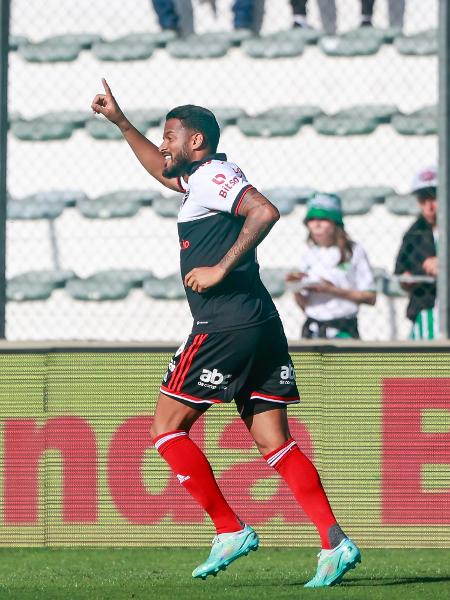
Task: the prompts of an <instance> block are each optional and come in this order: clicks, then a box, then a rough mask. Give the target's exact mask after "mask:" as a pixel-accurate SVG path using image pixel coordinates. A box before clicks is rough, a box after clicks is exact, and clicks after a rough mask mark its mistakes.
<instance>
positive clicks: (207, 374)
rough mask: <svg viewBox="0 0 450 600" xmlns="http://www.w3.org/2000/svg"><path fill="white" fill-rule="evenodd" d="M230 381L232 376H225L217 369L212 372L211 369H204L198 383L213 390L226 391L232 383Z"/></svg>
mask: <svg viewBox="0 0 450 600" xmlns="http://www.w3.org/2000/svg"><path fill="white" fill-rule="evenodd" d="M230 379H231V374H230V375H223V374H222V373H220V371H218V370H217V369H213V370H212V371H210V370H209V369H203V371H202V374H201V375H200V380H199V381H198V382H197V384H198V385H201V386H202V387H207V388H210V389H212V390H215V389H217V388H219V389H221V390H224V389H226V388H227V386H228V384H229V383H230Z"/></svg>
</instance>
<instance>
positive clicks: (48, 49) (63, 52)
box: [18, 41, 81, 63]
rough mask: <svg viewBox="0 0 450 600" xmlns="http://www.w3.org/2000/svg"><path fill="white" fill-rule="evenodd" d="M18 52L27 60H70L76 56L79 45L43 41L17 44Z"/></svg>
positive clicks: (38, 61)
mask: <svg viewBox="0 0 450 600" xmlns="http://www.w3.org/2000/svg"><path fill="white" fill-rule="evenodd" d="M18 52H19V54H20V56H21V57H22V58H23V59H24V60H26V61H27V62H37V63H53V62H71V61H74V60H76V59H77V58H78V55H79V54H80V52H81V47H80V44H77V43H72V44H69V43H65V42H63V41H61V42H59V43H57V42H52V41H49V42H47V41H44V42H39V43H37V44H32V43H30V44H23V45H21V46H19V48H18Z"/></svg>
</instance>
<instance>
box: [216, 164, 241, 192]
mask: <svg viewBox="0 0 450 600" xmlns="http://www.w3.org/2000/svg"><path fill="white" fill-rule="evenodd" d="M233 171H234V172H235V173H236V175H235V176H234V177H231V179H228V181H227V176H226V175H225V174H224V173H217V174H216V175H215V176H214V177H213V178H212V179H211V181H212V182H213V183H215V184H216V185H220V186H221V188H220V191H219V196H222V198H226V197H227V195H228V192H229V191H230V190H232V189H233V187H234V186H235V185H236V184H237V183H239V182H240V181H241V179H243V177H244V174H243V173H242V171H241V170H240V168H239V167H237V168H236V169H233Z"/></svg>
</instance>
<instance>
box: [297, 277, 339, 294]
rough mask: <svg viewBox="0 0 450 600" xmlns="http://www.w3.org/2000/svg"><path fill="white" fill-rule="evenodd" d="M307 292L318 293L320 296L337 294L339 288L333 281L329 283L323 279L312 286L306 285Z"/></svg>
mask: <svg viewBox="0 0 450 600" xmlns="http://www.w3.org/2000/svg"><path fill="white" fill-rule="evenodd" d="M304 289H305V290H307V291H308V292H316V293H318V294H333V295H335V294H336V291H337V290H338V288H337V287H336V286H335V285H334V284H333V283H331V281H327V280H326V279H321V280H320V282H319V283H312V284H311V285H305V288H304Z"/></svg>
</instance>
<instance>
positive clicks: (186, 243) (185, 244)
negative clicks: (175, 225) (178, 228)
mask: <svg viewBox="0 0 450 600" xmlns="http://www.w3.org/2000/svg"><path fill="white" fill-rule="evenodd" d="M190 245H191V242H190V241H189V240H180V248H181V249H182V250H187V249H188V248H189V246H190Z"/></svg>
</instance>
